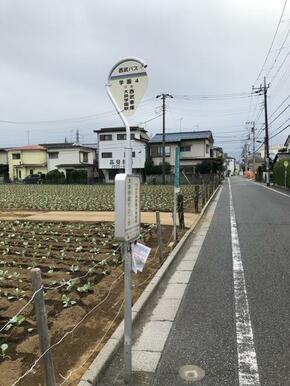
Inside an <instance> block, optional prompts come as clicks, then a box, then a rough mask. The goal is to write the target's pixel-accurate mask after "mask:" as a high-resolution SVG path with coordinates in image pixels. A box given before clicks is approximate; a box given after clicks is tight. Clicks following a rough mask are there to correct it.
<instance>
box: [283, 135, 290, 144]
mask: <svg viewBox="0 0 290 386" xmlns="http://www.w3.org/2000/svg"><path fill="white" fill-rule="evenodd" d="M288 145H290V134H289V135H288V137H287V139H286V141H285V143H284V146H288Z"/></svg>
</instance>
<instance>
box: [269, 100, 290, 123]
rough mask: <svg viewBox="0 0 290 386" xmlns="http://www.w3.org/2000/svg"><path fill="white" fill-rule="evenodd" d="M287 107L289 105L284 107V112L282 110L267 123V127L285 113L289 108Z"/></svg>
mask: <svg viewBox="0 0 290 386" xmlns="http://www.w3.org/2000/svg"><path fill="white" fill-rule="evenodd" d="M289 106H290V104H289V105H287V106H286V107H285V109H284V110H282V111H281V113H279V114H278V115H277V116H276V117H275V118H274V119H273V120H272V121H271V122H270V123H269V125H271V124H272V123H273V122H275V121H276V120H277V119H278V118H279V117H280V116H281V115H282V114H284V113H285V111H286V110H287V109H288V108H289Z"/></svg>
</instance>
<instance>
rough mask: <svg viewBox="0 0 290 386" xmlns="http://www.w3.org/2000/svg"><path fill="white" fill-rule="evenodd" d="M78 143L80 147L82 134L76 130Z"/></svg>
mask: <svg viewBox="0 0 290 386" xmlns="http://www.w3.org/2000/svg"><path fill="white" fill-rule="evenodd" d="M76 143H77V144H78V145H79V144H80V132H79V129H77V130H76Z"/></svg>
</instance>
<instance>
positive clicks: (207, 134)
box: [149, 130, 213, 173]
mask: <svg viewBox="0 0 290 386" xmlns="http://www.w3.org/2000/svg"><path fill="white" fill-rule="evenodd" d="M162 140H163V135H162V134H160V133H159V134H155V135H154V137H153V138H152V139H151V140H150V141H149V145H150V157H151V159H152V161H153V163H154V165H160V164H162V153H163V152H162V149H163V147H162ZM177 146H179V148H180V167H181V168H182V169H183V171H184V172H185V173H192V172H193V171H194V168H195V165H197V164H198V163H200V162H202V161H203V160H208V159H212V158H213V136H212V132H211V131H210V130H206V131H189V132H179V133H166V134H165V161H166V162H168V163H169V164H170V166H171V169H173V167H174V165H175V149H176V147H177Z"/></svg>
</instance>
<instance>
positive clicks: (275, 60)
mask: <svg viewBox="0 0 290 386" xmlns="http://www.w3.org/2000/svg"><path fill="white" fill-rule="evenodd" d="M289 33H290V28H289V29H288V31H287V33H286V35H285V39H284V40H283V43H282V45H281V46H280V48H279V50H278V54H277V55H276V58H275V59H274V62H273V64H272V66H271V67H270V68H269V71H268V72H267V75H266V77H267V78H268V76H269V74H270V73H271V71H272V70H273V68H274V67H275V64H276V63H277V60H278V58H279V56H280V54H281V52H282V50H283V48H284V46H285V43H286V41H287V39H288V36H289Z"/></svg>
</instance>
